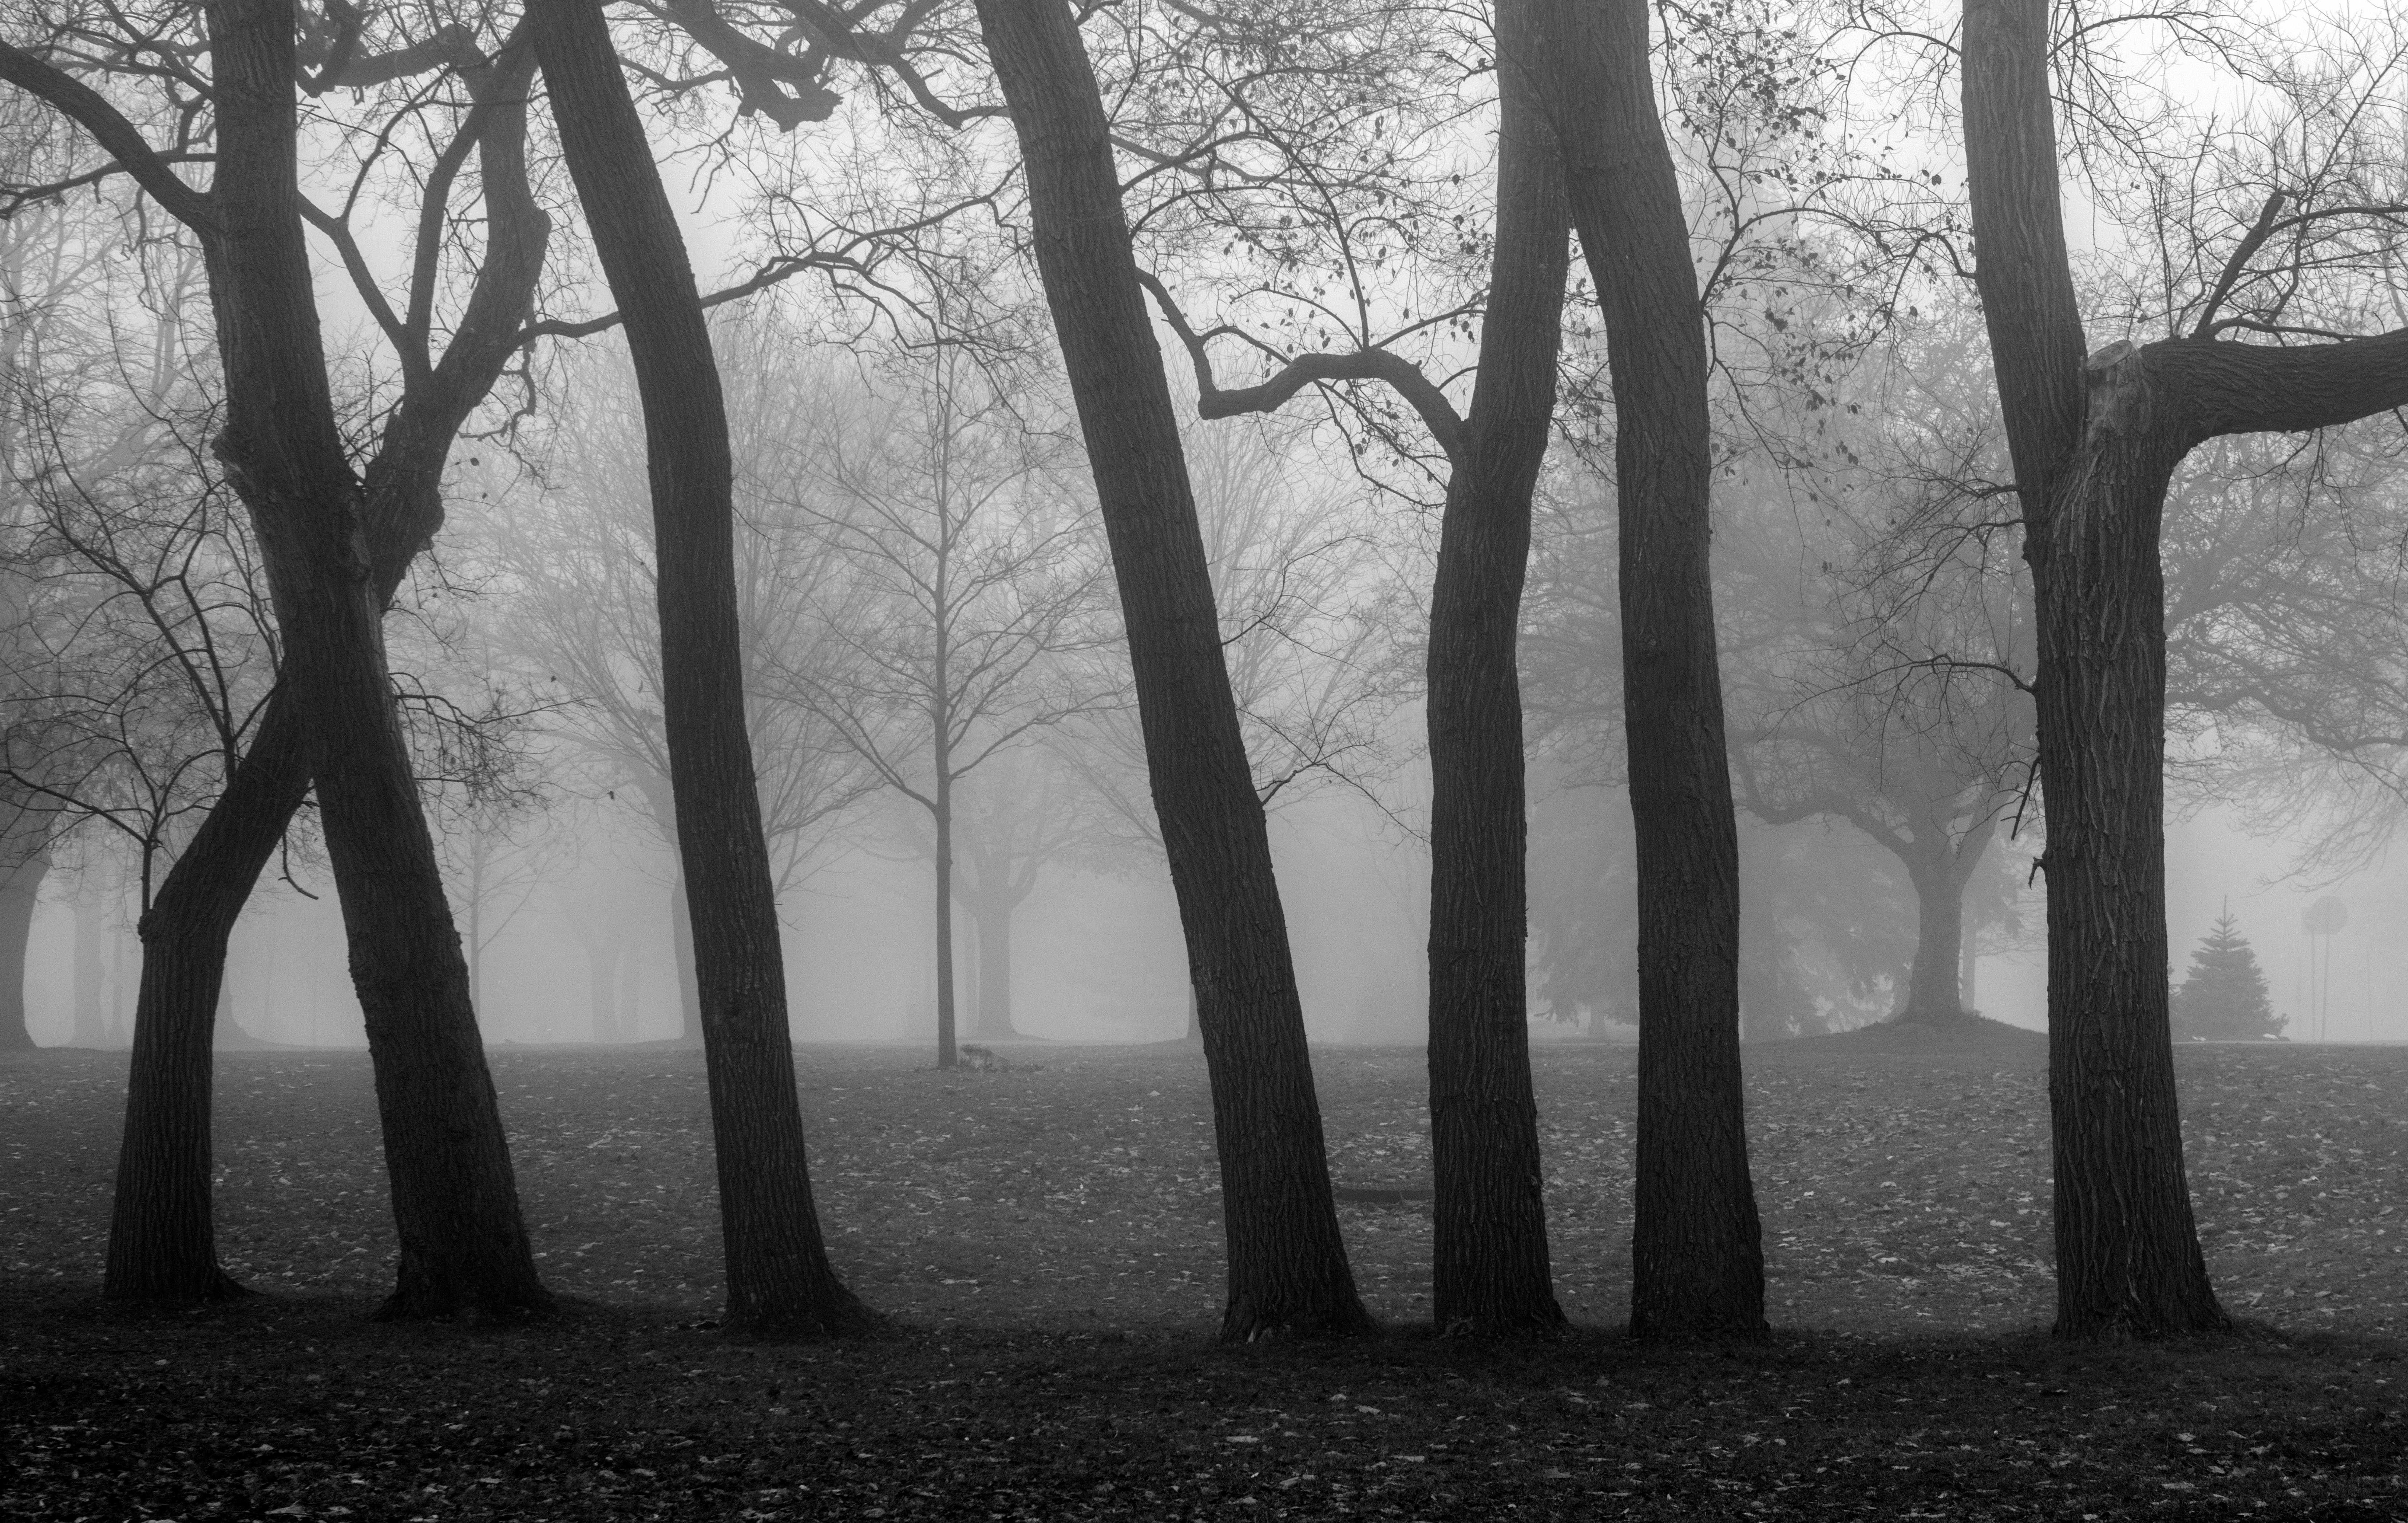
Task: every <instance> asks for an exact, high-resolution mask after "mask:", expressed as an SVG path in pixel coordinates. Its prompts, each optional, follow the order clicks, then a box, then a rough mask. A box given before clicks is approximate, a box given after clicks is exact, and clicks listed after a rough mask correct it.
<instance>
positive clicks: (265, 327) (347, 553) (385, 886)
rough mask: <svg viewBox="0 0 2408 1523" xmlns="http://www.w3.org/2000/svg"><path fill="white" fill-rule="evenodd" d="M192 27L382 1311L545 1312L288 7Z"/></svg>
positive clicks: (234, 403) (244, 418)
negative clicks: (368, 1123) (338, 942)
mask: <svg viewBox="0 0 2408 1523" xmlns="http://www.w3.org/2000/svg"><path fill="white" fill-rule="evenodd" d="M208 18H209V31H210V54H211V58H212V60H213V62H214V64H215V65H216V68H217V71H218V74H217V86H218V89H217V132H218V151H219V159H218V172H217V180H216V182H215V184H214V186H213V187H212V189H211V192H210V202H211V206H212V208H213V209H214V211H215V212H216V214H217V217H218V219H219V222H220V226H221V229H222V232H221V235H220V236H218V237H213V238H210V239H209V240H208V243H207V253H208V266H209V275H210V294H211V297H212V305H213V307H214V308H215V310H216V314H217V326H218V348H219V352H220V354H221V356H222V361H223V364H224V366H225V372H226V410H225V426H224V429H223V430H222V432H221V433H220V434H219V436H218V438H217V439H216V441H215V445H214V448H215V451H216V453H217V454H218V456H219V457H220V458H221V459H222V461H223V462H224V463H225V466H226V470H227V474H228V477H229V479H230V480H231V481H233V482H234V484H235V487H236V491H237V493H239V495H240V496H241V497H242V499H243V501H244V503H245V505H246V506H247V507H248V508H249V509H250V510H251V518H252V522H253V524H254V525H255V526H256V528H257V531H258V536H259V543H260V549H261V553H262V560H263V562H264V563H265V567H266V568H267V573H268V583H269V587H270V590H271V592H272V595H273V598H274V603H275V608H276V614H277V623H278V625H279V629H280V631H281V632H282V635H283V643H282V652H283V668H282V669H281V670H280V671H279V682H280V683H281V685H282V686H283V687H285V688H287V689H289V690H290V691H291V692H292V693H293V695H294V703H295V705H296V708H297V709H298V711H299V712H300V714H301V715H302V716H303V720H304V723H305V725H306V726H307V728H308V732H309V737H310V740H311V741H312V742H313V749H314V751H315V760H316V763H317V779H316V781H317V792H318V799H319V806H320V817H321V819H322V824H323V826H324V830H325V835H326V847H327V855H328V857H329V859H330V860H331V862H332V864H333V867H334V876H335V887H336V893H337V897H338V898H339V899H340V901H341V903H342V907H343V922H344V928H345V932H346V939H347V941H348V943H349V949H350V953H351V968H352V976H353V982H354V984H356V986H357V988H358V991H359V997H360V1004H361V1008H362V1010H363V1011H364V1012H365V1013H366V1025H367V1034H368V1042H369V1048H370V1051H371V1054H372V1056H374V1058H375V1065H376V1082H377V1099H378V1109H379V1113H380V1119H381V1121H382V1124H383V1133H384V1143H385V1159H386V1169H387V1172H388V1174H389V1176H390V1178H391V1181H392V1186H393V1203H394V1220H395V1224H396V1226H397V1228H398V1229H399V1235H400V1240H401V1243H400V1246H401V1254H400V1265H399V1269H398V1273H397V1276H396V1278H397V1282H398V1283H397V1286H396V1288H395V1289H394V1294H393V1296H392V1297H391V1298H390V1299H389V1300H387V1301H386V1302H385V1305H384V1307H383V1309H382V1310H381V1312H380V1315H382V1316H387V1317H405V1316H442V1315H454V1314H457V1313H462V1312H469V1313H474V1314H478V1315H519V1314H524V1313H531V1312H537V1311H541V1310H545V1309H548V1308H549V1306H550V1304H551V1298H550V1297H549V1296H548V1295H547V1294H546V1293H545V1291H544V1289H543V1287H542V1286H541V1284H540V1283H539V1282H538V1279H537V1277H536V1273H535V1261H534V1258H533V1256H532V1253H531V1251H530V1249H529V1247H528V1243H527V1239H526V1232H525V1228H524V1226H523V1222H522V1220H521V1217H520V1214H519V1206H518V1188H517V1183H516V1181H515V1179H514V1178H513V1176H512V1174H511V1171H510V1162H509V1142H508V1140H507V1138H506V1136H505V1134H504V1132H503V1129H502V1125H501V1115H500V1110H499V1106H498V1104H497V1102H496V1100H495V1095H494V1086H493V1081H492V1078H491V1076H490V1075H489V1074H488V1073H487V1071H486V1069H485V1060H484V1050H483V1047H482V1044H481V1043H480V1041H479V1039H478V1036H477V1023H476V1014H475V1012H474V1011H473V1010H472V1009H471V1008H470V1007H469V1003H468V986H467V984H468V981H467V967H466V962H465V961H464V960H463V959H462V957H461V954H460V939H459V934H458V932H457V930H456V929H455V928H454V927H453V924H452V909H451V905H450V902H449V901H448V900H447V898H445V895H444V891H443V880H442V873H441V870H440V869H439V867H438V866H437V860H436V855H435V842H434V838H433V837H432V836H431V835H430V834H429V833H428V830H427V827H426V817H425V814H424V812H423V810H422V809H421V807H420V804H419V799H418V795H417V789H416V785H415V783H413V781H412V779H411V777H410V773H409V754H408V752H407V750H406V748H405V747H404V744H403V740H402V735H401V728H400V723H399V717H398V715H397V714H396V713H395V711H394V705H393V699H392V692H391V686H390V680H389V678H388V676H387V672H386V667H385V661H384V643H383V637H382V630H381V628H380V604H379V602H378V600H377V599H376V598H375V596H374V588H373V585H372V582H373V572H372V568H371V565H370V561H369V555H368V549H367V544H366V538H365V535H364V533H363V522H362V517H363V507H364V505H363V503H362V501H361V494H360V489H359V483H358V481H356V480H355V479H354V478H353V477H352V475H351V467H350V465H349V463H348V461H347V460H346V459H345V456H344V450H343V443H342V438H341V435H340V433H339V431H338V429H337V424H336V421H335V413H334V406H333V402H332V398H331V396H330V395H329V394H328V389H327V384H326V370H325V363H324V352H323V349H322V345H321V343H320V340H319V332H318V314H317V306H316V299H315V295H314V291H313V287H312V280H311V272H310V268H309V262H308V251H307V250H306V249H305V248H304V246H303V242H302V237H301V223H300V217H299V214H298V210H297V204H298V192H297V189H296V186H295V180H294V173H295V149H296V136H297V132H298V118H297V113H296V111H295V109H294V101H293V83H292V81H293V79H294V66H295V65H294V12H293V7H292V5H291V4H290V0H217V3H215V4H212V5H211V6H210V7H208ZM222 970H223V959H222V952H221V955H220V957H219V960H218V965H217V971H218V972H220V973H222ZM205 1060H206V1058H205V1057H204V1061H205ZM202 1124H203V1125H206V1118H204V1119H203V1122H202ZM112 1257H114V1254H113V1253H112Z"/></svg>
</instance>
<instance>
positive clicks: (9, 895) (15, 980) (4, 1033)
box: [0, 803, 50, 1052]
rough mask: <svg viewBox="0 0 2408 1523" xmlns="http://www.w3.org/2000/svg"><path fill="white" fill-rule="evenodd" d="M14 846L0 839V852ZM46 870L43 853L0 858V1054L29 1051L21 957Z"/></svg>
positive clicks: (31, 940) (47, 861)
mask: <svg viewBox="0 0 2408 1523" xmlns="http://www.w3.org/2000/svg"><path fill="white" fill-rule="evenodd" d="M9 807H11V806H9V805H7V804H6V803H0V809H6V808H9ZM14 844H17V843H16V842H11V841H7V840H6V839H5V838H0V849H6V848H7V847H8V846H10V845H14ZM49 872H50V856H49V855H48V854H46V853H43V852H38V851H36V852H31V853H28V854H27V855H24V856H22V857H15V858H0V1052H10V1051H15V1052H30V1051H32V1050H33V1046H34V1033H33V1031H32V1030H31V1029H30V1028H28V1027H26V1025H25V1014H26V1012H25V954H26V952H27V950H28V949H30V948H31V947H32V946H33V944H34V911H35V909H36V907H37V906H38V905H39V904H40V902H41V897H42V879H43V878H44V877H45V876H47V875H48V874H49Z"/></svg>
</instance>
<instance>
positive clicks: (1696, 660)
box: [1535, 0, 1765, 1339]
mask: <svg viewBox="0 0 2408 1523" xmlns="http://www.w3.org/2000/svg"><path fill="white" fill-rule="evenodd" d="M1535 8H1537V9H1538V10H1540V11H1541V12H1542V13H1543V14H1544V15H1545V17H1546V23H1545V35H1546V36H1547V37H1548V39H1549V45H1548V46H1547V49H1546V51H1547V53H1548V55H1549V56H1551V57H1552V58H1554V59H1555V61H1556V64H1557V68H1556V70H1555V75H1554V79H1553V81H1552V83H1553V86H1554V89H1553V92H1552V101H1553V105H1554V111H1553V115H1554V120H1555V131H1556V134H1557V136H1558V137H1559V139H1560V140H1561V141H1562V143H1563V148H1564V159H1565V167H1566V174H1567V190H1568V193H1569V195H1570V203H1571V210H1572V220H1573V223H1574V225H1575V226H1576V227H1578V229H1579V230H1580V241H1581V250H1582V252H1583V253H1584V255H1585V257H1586V258H1587V261H1588V267H1589V273H1590V276H1591V278H1592V280H1594V281H1595V283H1596V285H1597V291H1598V306H1599V308H1600V309H1601V310H1602V312H1603V314H1604V318H1605V325H1606V333H1607V341H1608V357H1609V360H1610V362H1611V366H1612V370H1613V401H1614V414H1615V420H1616V423H1615V444H1614V464H1615V496H1616V500H1617V503H1618V507H1619V516H1620V524H1621V541H1622V565H1621V591H1622V652H1623V656H1622V665H1623V694H1624V698H1623V701H1624V706H1625V713H1626V719H1627V723H1626V726H1625V728H1626V730H1627V735H1628V743H1629V757H1630V810H1631V817H1632V820H1633V823H1634V825H1635V826H1636V843H1637V854H1636V855H1637V870H1638V879H1639V1013H1640V1018H1639V1125H1638V1180H1637V1187H1636V1191H1635V1196H1634V1200H1633V1207H1634V1213H1633V1214H1634V1221H1633V1224H1632V1244H1631V1289H1630V1331H1631V1335H1632V1336H1633V1337H1636V1338H1645V1339H1690V1338H1713V1337H1741V1338H1756V1337H1761V1336H1763V1335H1764V1332H1765V1321H1764V1252H1763V1246H1762V1240H1761V1233H1760V1229H1759V1227H1758V1225H1757V1220H1756V1194H1755V1189H1754V1186H1753V1185H1752V1184H1751V1182H1750V1180H1749V1177H1748V1164H1747V1128H1746V1125H1745V1112H1744V1101H1743V1097H1742V1089H1741V1079H1740V1047H1739V843H1738V834H1737V824H1736V821H1735V819H1734V817H1733V814H1732V812H1731V791H1730V773H1729V763H1728V761H1727V757H1726V755H1725V749H1724V739H1723V701H1722V675H1721V670H1720V668H1719V667H1718V665H1717V662H1716V654H1715V647H1714V620H1713V587H1712V583H1711V581H1710V579H1709V573H1708V567H1707V550H1708V544H1709V541H1710V539H1711V535H1712V529H1711V525H1710V522H1709V512H1708V509H1709V496H1710V491H1709V483H1710V477H1711V471H1712V438H1711V427H1710V424H1709V421H1708V417H1707V410H1706V347H1705V328H1704V320H1703V316H1702V314H1701V313H1700V312H1699V297H1698V280H1697V272H1696V269H1695V267H1694V266H1692V265H1691V263H1690V257H1689V243H1688V223H1687V220H1686V218H1685V216H1684V212H1683V210H1682V205H1681V197H1680V187H1679V184H1678V182H1677V180H1675V178H1674V176H1673V172H1672V160H1671V154H1670V151H1669V149H1668V148H1667V147H1666V145H1665V140H1664V129H1663V123H1662V122H1661V121H1660V120H1658V118H1657V116H1656V101H1655V87H1654V83H1653V81H1652V79H1651V78H1650V76H1649V73H1648V48H1647V17H1648V11H1647V7H1646V6H1645V5H1644V3H1643V0H1598V3H1594V4H1581V3H1578V0H1535Z"/></svg>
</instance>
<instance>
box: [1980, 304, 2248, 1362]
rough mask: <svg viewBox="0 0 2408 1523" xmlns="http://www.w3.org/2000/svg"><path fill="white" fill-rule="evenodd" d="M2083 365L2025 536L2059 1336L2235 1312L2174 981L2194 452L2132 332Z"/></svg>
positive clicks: (2220, 1318)
mask: <svg viewBox="0 0 2408 1523" xmlns="http://www.w3.org/2000/svg"><path fill="white" fill-rule="evenodd" d="M2101 358H2102V359H2104V360H2105V361H2106V363H2104V364H2098V363H2096V362H2094V366H2093V367H2092V368H2091V369H2090V371H2089V387H2090V393H2089V406H2088V419H2087V424H2086V426H2085V438H2084V442H2083V445H2082V447H2081V449H2080V451H2079V453H2077V454H2076V456H2075V460H2074V463H2073V466H2072V467H2071V470H2070V471H2069V472H2068V474H2067V478H2066V481H2065V482H2064V490H2063V491H2062V492H2061V493H2059V495H2058V496H2057V498H2056V499H2055V501H2054V503H2053V504H2052V506H2051V510H2050V512H2049V514H2048V516H2047V518H2046V520H2045V521H2044V524H2038V525H2034V526H2033V527H2032V529H2031V530H2030V531H2029V532H2028V535H2027V538H2026V541H2025V542H2026V551H2025V553H2026V556H2027V558H2028V559H2029V560H2030V562H2031V568H2032V589H2033V594H2034V603H2035V605H2036V611H2037V613H2038V634H2039V638H2040V668H2039V682H2037V683H2036V684H2035V685H2036V686H2037V688H2038V690H2039V692H2038V704H2039V712H2040V765H2041V777H2042V780H2043V785H2044V786H2045V787H2046V788H2047V790H2048V793H2047V797H2048V848H2047V852H2046V854H2045V855H2044V856H2043V858H2042V861H2043V863H2044V866H2045V870H2046V871H2047V873H2048V986H2049V1023H2048V1024H2049V1044H2048V1087H2049V1111H2050V1114H2051V1117H2052V1121H2053V1127H2052V1130H2053V1132H2054V1136H2053V1139H2052V1141H2053V1142H2054V1144H2055V1146H2054V1152H2055V1161H2056V1179H2057V1333H2058V1334H2059V1335H2060V1336H2064V1337H2079V1338H2099V1337H2124V1336H2141V1337H2152V1336H2159V1335H2163V1334H2168V1333H2181V1332H2195V1331H2200V1330H2202V1329H2213V1328H2220V1327H2223V1326H2224V1325H2225V1324H2226V1318H2225V1315H2224V1312H2223V1309H2222V1308H2221V1307H2219V1306H2218V1305H2217V1304H2216V1300H2215V1292H2214V1287H2213V1286H2210V1285H2209V1283H2208V1278H2207V1263H2206V1260H2205V1258H2204V1257H2202V1256H2201V1254H2200V1246H2199V1228H2198V1226H2197V1223H2196V1222H2195V1221H2194V1219H2193V1217H2192V1214H2191V1202H2190V1186H2189V1184H2188V1182H2187V1180H2186V1178H2185V1177H2184V1169H2183V1145H2182V1121H2181V1117H2180V1115H2179V1114H2178V1111H2177V1106H2176V1100H2175V1094H2174V1068H2173V1047H2172V1033H2171V1028H2170V1026H2169V1011H2168V1008H2167V1006H2168V999H2167V990H2166V913H2165V906H2166V850H2165V726H2164V722H2163V717H2162V716H2163V715H2164V713H2165V685H2166V641H2165V588H2164V583H2163V580H2162V575H2161V572H2160V569H2159V566H2158V560H2157V538H2158V526H2159V522H2160V516H2161V513H2162V510H2163V508H2164V503H2165V495H2166V488H2167V484H2168V482H2169V481H2171V477H2172V473H2173V468H2174V467H2175V466H2176V465H2177V464H2179V463H2180V461H2181V459H2182V456H2183V454H2184V453H2186V449H2187V444H2186V441H2184V440H2182V439H2181V438H2179V435H2178V433H2177V431H2176V430H2175V429H2174V428H2173V427H2171V426H2170V425H2171V423H2172V420H2171V419H2169V418H2168V417H2166V416H2165V415H2164V413H2163V411H2162V409H2160V408H2158V407H2157V405H2156V402H2157V399H2156V398H2155V397H2154V396H2153V395H2152V389H2151V388H2150V387H2149V385H2148V384H2147V381H2146V377H2145V374H2144V372H2143V366H2142V364H2141V361H2140V356H2139V354H2138V352H2136V351H2134V350H2133V349H2132V348H2131V346H2129V345H2128V344H2127V345H2116V346H2114V348H2112V349H2110V350H2108V351H2106V352H2103V353H2102V356H2101Z"/></svg>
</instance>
